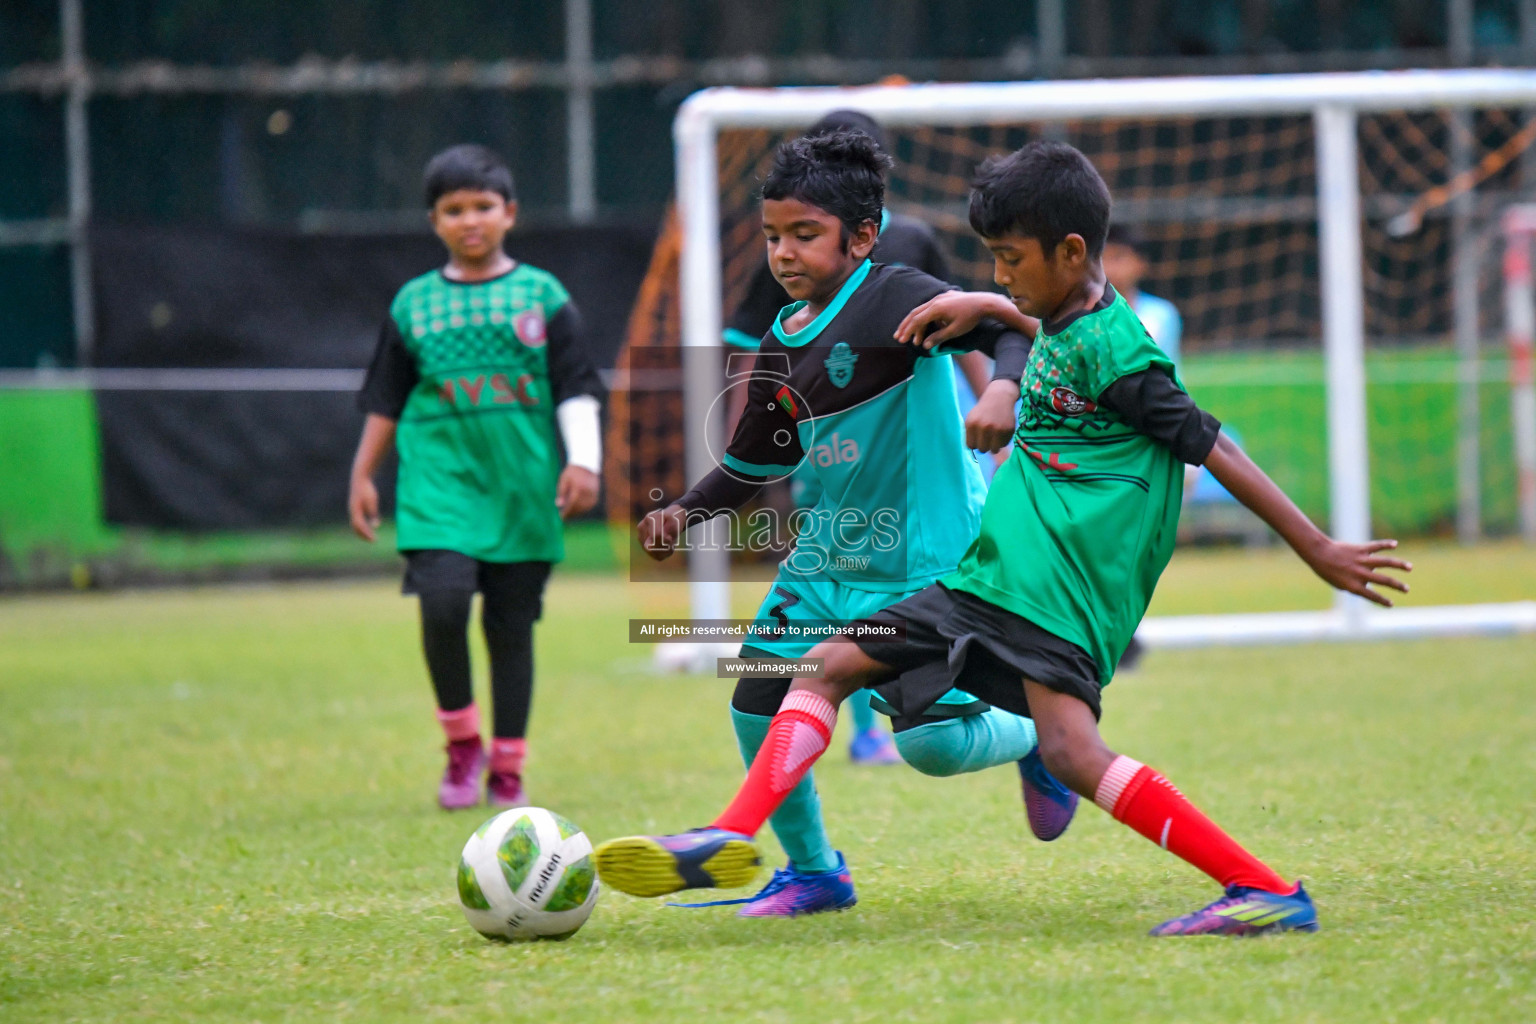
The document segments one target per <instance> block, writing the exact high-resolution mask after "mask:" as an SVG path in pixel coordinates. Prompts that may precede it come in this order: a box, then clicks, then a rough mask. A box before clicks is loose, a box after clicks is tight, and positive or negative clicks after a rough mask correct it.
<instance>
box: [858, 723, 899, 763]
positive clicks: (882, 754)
mask: <svg viewBox="0 0 1536 1024" xmlns="http://www.w3.org/2000/svg"><path fill="white" fill-rule="evenodd" d="M848 760H850V761H852V762H853V763H854V764H901V752H900V751H898V750H897V749H896V739H895V737H893V736H892V735H891V734H890V733H888V732H886V731H885V730H884V729H881V728H880V727H879V726H872V727H870V728H868V729H865V730H864V731H863V732H861V733H857V734H855V735H854V737H853V740H852V741H851V742H849V744H848Z"/></svg>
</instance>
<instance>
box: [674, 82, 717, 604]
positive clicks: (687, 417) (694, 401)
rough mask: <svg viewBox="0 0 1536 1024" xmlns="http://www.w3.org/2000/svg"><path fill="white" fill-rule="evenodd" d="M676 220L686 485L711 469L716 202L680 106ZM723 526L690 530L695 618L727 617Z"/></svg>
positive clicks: (709, 155) (694, 123) (708, 138)
mask: <svg viewBox="0 0 1536 1024" xmlns="http://www.w3.org/2000/svg"><path fill="white" fill-rule="evenodd" d="M674 136H675V141H676V146H677V213H678V218H679V220H680V221H681V223H682V233H683V254H682V268H681V274H680V278H681V279H680V282H679V283H680V285H681V295H680V299H681V302H682V329H683V339H682V341H683V351H682V355H683V431H684V437H685V439H686V440H685V444H686V448H685V450H684V456H683V468H684V471H685V472H686V473H687V476H688V482H689V483H693V482H695V481H697V480H699V479H701V478H703V476H704V475H705V474H706V473H709V472H710V471H712V470H713V469H715V468H716V465H717V463H716V462H715V457H714V455H713V454H712V450H711V448H712V445H711V443H712V442H713V441H714V440H715V439H714V438H712V437H711V436H710V427H709V410H710V407H711V405H713V403H714V399H715V397H716V396H717V395H718V394H719V393H720V386H721V382H722V375H721V374H722V371H721V361H720V355H721V353H720V344H721V343H720V322H721V315H720V200H719V196H718V186H719V182H718V181H717V178H718V177H719V171H718V170H717V160H718V158H717V156H716V133H715V125H714V122H713V121H711V120H710V119H709V117H708V115H701V114H700V112H699V111H698V110H697V109H694V108H691V107H689V106H687V105H685V106H684V108H683V110H682V111H681V112H680V113H679V115H678V118H677V121H676V124H675V132H674ZM727 532H728V531H727V524H726V523H725V521H724V520H723V519H712V520H710V521H709V522H707V523H703V524H700V525H698V526H695V527H693V528H692V529H691V530H690V533H691V534H692V536H691V537H690V538H689V547H690V550H689V553H688V576H689V581H690V586H689V598H690V604H691V606H692V612H693V617H694V618H696V619H724V618H728V617H729V616H730V607H731V588H730V570H731V561H730V552H729V551H728V550H727V549H726V545H725V539H726V535H727Z"/></svg>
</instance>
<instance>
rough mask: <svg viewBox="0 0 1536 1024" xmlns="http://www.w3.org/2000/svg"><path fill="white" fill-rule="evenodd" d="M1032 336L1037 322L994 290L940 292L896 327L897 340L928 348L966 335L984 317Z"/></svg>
mask: <svg viewBox="0 0 1536 1024" xmlns="http://www.w3.org/2000/svg"><path fill="white" fill-rule="evenodd" d="M988 318H990V319H993V320H996V321H998V322H999V323H1001V324H1003V326H1005V327H1011V328H1013V329H1014V330H1016V331H1018V332H1019V333H1021V334H1023V335H1024V336H1025V337H1026V338H1033V337H1034V336H1035V332H1036V331H1038V330H1039V329H1040V321H1038V320H1036V319H1035V318H1034V317H1029V316H1025V315H1024V314H1023V313H1020V312H1019V309H1018V307H1017V306H1015V305H1014V304H1013V303H1012V302H1010V301H1009V299H1008V296H1006V295H999V294H998V293H997V292H958V291H956V292H942V293H940V294H938V295H935V296H934V297H933V298H931V299H929V300H928V301H927V302H925V303H923V304H922V305H921V306H918V307H917V308H916V309H914V310H912V312H910V313H908V314H907V315H906V317H905V319H903V320H902V321H901V323H900V324H898V325H897V327H896V340H897V341H899V342H901V343H902V344H904V345H920V346H922V347H923V348H925V349H931V348H933V347H934V346H935V345H942V344H943V343H944V342H946V341H951V340H953V339H955V338H958V337H960V336H961V335H962V334H968V333H969V332H971V331H973V330H975V329H976V325H977V324H979V323H981V322H982V321H983V320H986V319H988Z"/></svg>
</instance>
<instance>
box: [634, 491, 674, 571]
mask: <svg viewBox="0 0 1536 1024" xmlns="http://www.w3.org/2000/svg"><path fill="white" fill-rule="evenodd" d="M685 520H686V515H685V513H684V512H683V509H682V506H680V505H668V506H667V507H666V508H659V509H656V510H655V511H654V512H650V513H647V514H646V517H645V518H644V519H642V520H640V525H639V526H638V527H637V528H636V530H635V533H636V535H637V536H638V537H639V539H640V546H641V547H642V548H644V549H645V553H646V554H648V555H650V556H651V557H652V558H654V559H656V561H658V562H659V561H661V560H662V559H664V558H666V557H667V556H668V555H670V554H671V553H672V550H673V549H674V548H676V547H677V538H678V537H680V536H682V534H683V527H684V526H685V525H686V523H685Z"/></svg>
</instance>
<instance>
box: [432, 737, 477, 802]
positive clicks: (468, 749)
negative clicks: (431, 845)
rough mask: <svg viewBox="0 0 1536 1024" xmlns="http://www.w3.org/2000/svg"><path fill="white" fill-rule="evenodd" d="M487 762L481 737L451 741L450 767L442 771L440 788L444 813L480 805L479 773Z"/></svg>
mask: <svg viewBox="0 0 1536 1024" xmlns="http://www.w3.org/2000/svg"><path fill="white" fill-rule="evenodd" d="M485 763H486V757H485V750H484V749H483V748H482V747H481V746H480V737H478V736H476V737H475V738H473V739H468V740H452V741H450V742H449V744H448V767H447V768H444V769H443V781H442V783H441V784H440V785H439V786H438V787H437V802H438V804H439V805H440V806H441V807H442V808H443V810H445V811H458V810H463V809H464V808H466V807H474V806H475V805H476V804H478V803H479V802H480V773H481V772H482V771H484V770H485Z"/></svg>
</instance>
